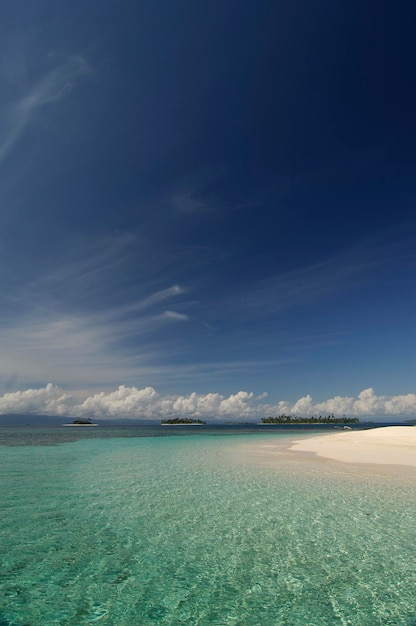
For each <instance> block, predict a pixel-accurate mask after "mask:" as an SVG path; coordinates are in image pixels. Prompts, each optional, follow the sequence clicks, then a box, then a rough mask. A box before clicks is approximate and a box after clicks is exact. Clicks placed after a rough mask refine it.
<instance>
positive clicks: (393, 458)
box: [290, 426, 416, 467]
mask: <svg viewBox="0 0 416 626" xmlns="http://www.w3.org/2000/svg"><path fill="white" fill-rule="evenodd" d="M290 450H292V451H295V452H312V453H313V452H314V453H315V454H316V455H317V456H320V457H324V458H327V459H333V460H335V461H341V462H344V463H376V464H379V465H407V466H411V467H416V427H415V426H386V427H381V428H374V429H370V430H360V431H353V430H345V431H342V432H337V433H334V434H330V435H323V436H322V437H311V438H307V439H301V440H299V441H294V442H293V443H292V445H291V446H290Z"/></svg>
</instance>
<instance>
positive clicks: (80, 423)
mask: <svg viewBox="0 0 416 626" xmlns="http://www.w3.org/2000/svg"><path fill="white" fill-rule="evenodd" d="M62 426H98V424H94V423H93V422H92V421H91V420H90V419H89V418H86V419H82V418H79V419H76V420H74V421H73V422H72V424H62Z"/></svg>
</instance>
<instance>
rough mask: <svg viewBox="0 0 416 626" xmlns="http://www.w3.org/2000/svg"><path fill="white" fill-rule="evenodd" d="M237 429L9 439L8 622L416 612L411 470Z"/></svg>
mask: <svg viewBox="0 0 416 626" xmlns="http://www.w3.org/2000/svg"><path fill="white" fill-rule="evenodd" d="M271 436H273V437H278V435H271ZM248 437H251V435H249V436H248ZM255 437H256V436H253V440H254V439H255ZM237 439H238V438H235V439H234V438H233V437H215V436H189V437H187V436H181V437H175V436H166V437H161V438H157V437H147V438H127V437H125V438H118V439H114V438H113V439H98V438H95V437H93V438H87V440H85V439H84V440H79V441H74V442H70V443H65V444H63V445H60V446H43V445H42V446H24V447H23V446H17V447H10V448H4V447H3V448H0V455H1V457H2V467H3V468H4V470H3V472H2V476H1V493H0V497H1V502H2V508H3V523H2V526H1V542H2V546H1V552H2V554H3V563H2V570H1V581H0V582H1V597H2V600H1V602H2V605H1V609H0V626H6V624H7V626H9V625H10V626H11V625H13V626H27V625H29V624H30V626H41V625H42V626H44V625H45V624H47V625H52V624H59V625H68V626H69V625H74V626H75V625H77V626H79V625H82V624H90V623H91V624H92V623H99V624H102V625H107V626H109V625H114V626H115V625H117V626H132V625H133V624H140V625H141V626H147V625H158V624H165V625H177V624H190V625H192V626H194V625H201V626H211V625H226V624H227V625H228V624H229V625H232V624H234V625H239V626H254V625H259V626H260V625H261V626H269V625H270V626H272V625H273V626H274V625H279V624H282V625H283V624H284V625H293V626H297V625H299V626H301V625H302V626H305V624H310V625H315V624H316V625H319V626H322V625H331V626H332V625H335V624H350V625H353V626H366V625H368V626H370V625H371V626H374V625H376V624H377V625H379V624H380V625H381V624H386V625H387V624H392V625H393V624H394V625H395V626H397V625H399V624H400V625H406V626H411V625H414V624H415V623H416V609H415V603H414V597H415V594H414V592H415V583H416V572H415V566H414V545H415V539H416V536H415V535H416V532H415V523H414V522H415V519H414V514H415V505H414V489H413V486H412V485H411V484H405V483H404V484H402V485H400V484H398V483H397V482H394V483H393V482H392V483H388V482H384V483H383V482H382V481H380V480H377V479H375V478H374V477H368V479H366V478H365V477H361V478H359V479H358V478H357V477H356V476H352V475H345V476H343V475H341V474H334V475H332V474H330V473H328V472H326V473H322V472H320V471H319V467H317V466H312V465H311V467H310V471H305V467H308V466H307V465H304V466H302V467H300V466H297V465H296V464H295V463H291V462H288V461H287V460H285V458H283V459H282V462H281V463H280V465H279V467H277V468H273V469H271V468H262V467H255V466H253V465H249V464H248V465H245V464H243V463H241V462H239V463H236V462H235V461H234V460H233V459H232V455H230V452H229V451H230V445H231V443H232V442H233V441H234V440H235V441H237ZM247 441H248V439H247Z"/></svg>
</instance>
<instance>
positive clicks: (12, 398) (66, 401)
mask: <svg viewBox="0 0 416 626" xmlns="http://www.w3.org/2000/svg"><path fill="white" fill-rule="evenodd" d="M266 397H267V394H266V393H263V394H261V395H259V396H256V395H255V394H254V393H253V392H248V391H238V392H237V393H234V394H231V395H229V396H224V395H222V394H219V393H207V394H197V393H195V392H193V393H190V394H189V395H187V396H168V395H161V394H159V393H158V392H157V391H156V390H155V389H154V388H153V387H145V388H143V389H138V388H137V387H126V386H124V385H120V386H119V388H118V389H117V390H116V391H110V392H100V393H96V394H92V395H89V396H87V397H85V398H84V399H82V400H80V399H79V397H77V396H75V395H71V394H69V393H64V392H63V390H62V389H60V388H59V387H57V386H56V385H53V384H51V383H49V384H48V385H46V386H45V387H42V388H40V389H26V390H24V391H15V392H9V393H5V394H4V395H3V396H0V414H27V415H56V416H68V417H85V418H95V419H101V420H106V419H111V420H114V419H120V420H126V419H127V420H128V419H135V420H137V419H138V420H158V419H164V418H172V417H192V418H205V419H207V420H209V421H224V420H231V421H238V420H241V419H260V418H261V417H267V416H269V415H281V414H283V413H284V414H286V415H287V414H290V415H298V416H302V417H308V416H311V415H320V414H328V413H333V414H335V415H336V416H339V417H340V416H342V415H346V416H347V417H369V416H371V417H385V416H392V417H395V416H403V417H404V416H413V415H415V414H416V394H414V393H409V394H405V395H398V396H379V395H377V394H376V393H375V391H374V389H372V388H371V387H369V388H368V389H364V390H363V391H361V392H360V393H359V394H358V397H357V398H350V397H341V396H336V397H334V398H329V399H328V400H324V401H323V402H315V401H314V400H313V398H312V397H311V396H310V395H307V396H305V397H303V398H299V400H297V401H296V402H294V403H290V402H286V401H284V400H282V401H280V402H278V403H277V404H274V405H273V404H268V403H266V402H264V400H265V398H266Z"/></svg>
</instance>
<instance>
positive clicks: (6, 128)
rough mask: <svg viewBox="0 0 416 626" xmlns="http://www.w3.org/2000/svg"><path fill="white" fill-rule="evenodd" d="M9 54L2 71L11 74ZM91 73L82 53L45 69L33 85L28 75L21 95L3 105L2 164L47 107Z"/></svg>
mask: <svg viewBox="0 0 416 626" xmlns="http://www.w3.org/2000/svg"><path fill="white" fill-rule="evenodd" d="M8 69H9V68H8V65H7V55H5V57H4V58H3V62H2V68H1V73H2V74H3V76H6V77H8V76H9V77H10V72H9V71H8ZM90 72H91V68H90V67H89V65H88V63H87V62H86V61H85V59H83V58H82V57H81V56H72V57H69V58H67V59H66V60H65V61H64V62H62V63H61V64H59V65H57V66H56V67H54V68H53V69H51V70H49V71H47V72H45V73H44V74H43V76H41V77H40V78H39V79H38V80H37V81H36V82H34V83H32V84H30V83H29V81H28V79H27V78H26V80H25V81H20V82H21V83H22V82H23V83H24V84H23V85H22V84H20V89H19V94H18V95H17V96H16V97H14V98H12V99H11V100H9V101H8V102H7V103H4V104H3V107H2V108H3V115H2V122H1V124H0V163H1V162H2V161H3V160H4V159H5V158H6V157H7V156H8V154H9V153H10V151H11V150H12V149H13V147H14V146H15V144H16V142H17V141H18V140H19V138H20V137H21V135H22V134H23V133H24V131H25V130H26V128H27V127H28V126H29V125H30V123H31V122H32V120H33V119H34V117H35V115H36V113H37V112H38V111H39V110H40V109H41V108H43V107H45V106H47V105H50V104H52V103H55V102H57V101H59V100H62V99H63V98H65V96H66V95H67V94H69V93H70V92H71V91H72V90H73V89H74V87H75V86H76V84H77V82H78V81H79V80H80V78H81V77H82V76H85V75H87V74H89V73H90Z"/></svg>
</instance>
